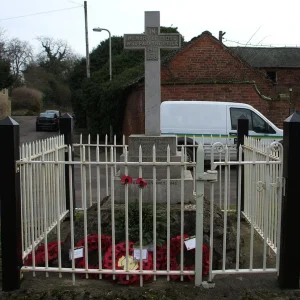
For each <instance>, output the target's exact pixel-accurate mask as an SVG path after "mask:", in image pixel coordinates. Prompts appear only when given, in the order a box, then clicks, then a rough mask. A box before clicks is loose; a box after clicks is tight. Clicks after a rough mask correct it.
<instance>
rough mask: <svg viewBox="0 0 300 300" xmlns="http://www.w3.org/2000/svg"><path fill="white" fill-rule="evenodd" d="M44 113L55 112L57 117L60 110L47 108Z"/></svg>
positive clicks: (59, 115)
mask: <svg viewBox="0 0 300 300" xmlns="http://www.w3.org/2000/svg"><path fill="white" fill-rule="evenodd" d="M45 113H50V114H52V113H53V114H56V115H57V117H58V118H60V117H61V112H60V111H59V110H53V109H48V110H46V111H45Z"/></svg>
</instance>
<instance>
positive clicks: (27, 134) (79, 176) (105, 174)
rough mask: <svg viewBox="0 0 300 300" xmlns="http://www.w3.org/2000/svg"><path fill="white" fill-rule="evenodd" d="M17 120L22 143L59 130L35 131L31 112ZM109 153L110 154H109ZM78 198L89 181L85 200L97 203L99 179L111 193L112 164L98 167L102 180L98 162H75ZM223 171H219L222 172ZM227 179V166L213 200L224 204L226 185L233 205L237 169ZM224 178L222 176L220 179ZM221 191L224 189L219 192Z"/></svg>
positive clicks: (207, 187)
mask: <svg viewBox="0 0 300 300" xmlns="http://www.w3.org/2000/svg"><path fill="white" fill-rule="evenodd" d="M13 119H14V120H15V121H17V122H18V123H19V125H20V143H21V144H22V143H27V142H33V141H36V140H40V139H45V138H49V137H53V136H56V135H58V134H59V132H44V131H41V132H36V131H35V120H36V117H31V116H22V117H19V116H18V117H16V116H15V117H13ZM77 140H78V136H75V138H74V142H78V141H77ZM94 149H95V148H91V160H92V161H95V159H96V155H95V150H94ZM75 150H76V151H75V154H77V155H75V160H77V161H79V160H80V157H79V153H80V151H79V149H78V148H76V149H75ZM108 157H109V155H108ZM118 158H119V154H117V159H118ZM86 159H88V149H86ZM100 161H105V153H104V152H102V153H100ZM84 172H85V173H86V180H84V178H83V176H84ZM74 173H75V199H76V207H79V208H80V207H83V204H84V203H83V201H82V199H83V197H82V192H83V191H84V189H82V187H83V186H84V182H86V201H87V206H89V204H90V203H91V201H92V202H93V203H95V202H96V201H97V182H98V184H99V187H100V199H102V198H103V197H105V196H106V195H107V188H108V194H110V182H111V168H110V167H108V168H107V170H106V167H105V166H101V167H100V168H99V178H100V181H98V180H97V176H98V175H97V168H96V167H95V166H93V167H91V168H89V167H88V166H87V167H86V170H85V171H84V170H83V169H82V168H81V166H79V165H76V166H75V172H74ZM219 175H220V172H219ZM227 175H228V180H227V182H225V181H224V180H225V172H224V168H223V169H222V170H221V177H220V176H219V177H218V180H219V182H218V183H215V184H214V203H215V204H217V205H220V204H221V206H223V203H224V200H225V196H224V195H225V187H227V195H228V196H227V201H228V206H234V205H235V204H236V170H235V169H231V170H230V171H229V172H228V174H227ZM220 179H221V180H220ZM210 191H211V184H210V183H205V197H206V198H207V199H210V197H211V196H210V195H211V192H210ZM220 191H221V193H220Z"/></svg>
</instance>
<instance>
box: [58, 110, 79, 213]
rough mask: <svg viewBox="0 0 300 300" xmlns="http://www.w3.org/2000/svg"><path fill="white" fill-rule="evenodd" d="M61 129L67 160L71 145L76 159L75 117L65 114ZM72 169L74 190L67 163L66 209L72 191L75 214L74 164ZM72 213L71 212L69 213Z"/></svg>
mask: <svg viewBox="0 0 300 300" xmlns="http://www.w3.org/2000/svg"><path fill="white" fill-rule="evenodd" d="M59 131H60V134H63V135H64V142H65V145H67V148H66V151H65V161H66V162H67V161H69V147H70V146H71V148H72V158H71V160H72V161H74V150H73V140H72V137H73V117H72V116H71V115H69V114H67V113H66V114H64V115H63V116H61V117H60V118H59ZM71 169H72V174H71V178H72V181H73V185H72V186H73V190H72V191H70V184H69V165H67V164H66V165H65V184H66V209H67V210H70V193H73V209H74V214H73V216H75V207H76V203H75V184H74V183H75V181H74V165H72V167H71ZM69 215H71V214H69Z"/></svg>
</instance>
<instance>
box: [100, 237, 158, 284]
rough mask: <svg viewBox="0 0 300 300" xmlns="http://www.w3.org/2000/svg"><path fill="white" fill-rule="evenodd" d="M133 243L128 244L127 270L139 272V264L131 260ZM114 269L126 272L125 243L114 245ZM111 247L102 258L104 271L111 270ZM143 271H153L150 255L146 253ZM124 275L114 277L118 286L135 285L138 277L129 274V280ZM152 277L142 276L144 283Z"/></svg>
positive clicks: (107, 276) (108, 276) (109, 276)
mask: <svg viewBox="0 0 300 300" xmlns="http://www.w3.org/2000/svg"><path fill="white" fill-rule="evenodd" d="M133 245H134V243H133V242H129V243H128V249H129V256H128V270H129V271H132V270H140V262H139V261H136V260H134V258H133V251H134V250H133ZM115 262H116V263H115V267H116V270H126V243H125V242H122V243H119V244H116V245H115ZM112 265H113V263H112V247H109V248H108V250H107V251H106V253H105V255H104V258H103V266H104V268H105V269H112ZM142 268H143V270H153V258H152V253H150V252H148V257H147V260H144V261H143V266H142ZM126 276H127V275H126V274H118V275H116V279H117V282H118V283H120V284H135V283H137V282H138V280H139V277H140V276H139V275H137V274H131V275H129V279H128V280H127V279H126ZM105 277H106V278H111V277H112V275H110V274H109V275H106V276H105ZM151 278H152V275H143V280H144V282H147V281H149V280H150V279H151Z"/></svg>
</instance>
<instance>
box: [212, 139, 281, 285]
mask: <svg viewBox="0 0 300 300" xmlns="http://www.w3.org/2000/svg"><path fill="white" fill-rule="evenodd" d="M213 148H214V150H213V151H212V154H211V171H215V170H218V173H219V180H220V175H221V173H222V174H223V176H224V180H223V182H222V186H223V190H221V187H220V188H219V191H218V192H219V194H220V195H219V200H220V202H219V203H216V202H215V198H216V197H215V191H216V187H217V185H218V184H220V183H221V180H220V182H211V183H210V189H209V199H210V204H211V207H210V210H211V211H210V214H211V215H213V212H214V204H217V205H219V206H220V207H221V208H223V213H224V215H223V218H224V219H223V220H224V235H223V245H222V247H223V254H222V268H221V269H220V270H213V269H212V268H211V266H212V265H211V263H210V271H209V280H212V278H213V276H214V275H216V274H222V273H227V274H230V273H231V274H236V273H248V272H256V273H260V272H277V270H278V266H279V250H278V248H279V245H280V240H279V238H280V216H281V213H280V209H281V196H282V180H283V178H282V145H281V144H280V143H277V142H273V143H272V144H269V145H266V144H264V143H260V142H259V141H258V140H256V139H254V138H247V137H245V145H244V146H243V147H242V146H240V149H239V150H240V153H239V159H238V160H237V161H230V156H229V150H228V147H227V146H226V145H224V144H222V143H215V144H214V145H213ZM216 152H219V153H223V155H224V160H221V159H219V160H217V157H218V155H216V154H215V153H216ZM243 153H244V158H243V156H242V154H243ZM216 156H217V157H216ZM243 167H244V193H243V194H242V190H241V187H242V174H243V173H242V168H243ZM221 168H223V171H222V169H221ZM233 168H234V171H235V174H236V175H235V181H234V184H236V186H237V187H238V189H237V193H236V198H234V202H232V197H230V196H229V190H230V171H231V172H232V171H233V170H232V169H233ZM221 195H223V197H221ZM242 197H244V210H243V211H242V209H241V205H242ZM232 211H235V212H237V213H236V221H235V222H236V225H235V228H236V237H235V243H236V256H235V257H236V261H235V268H234V269H233V268H228V264H227V262H226V261H227V253H226V245H227V242H228V236H227V228H228V217H229V214H231V213H232ZM241 214H242V215H244V216H245V217H246V219H247V220H248V222H249V226H250V236H247V237H245V236H244V238H247V239H250V245H249V261H248V263H249V268H245V265H244V266H243V268H240V253H241V252H240V251H241V239H242V238H243V226H244V225H243V224H242V223H241ZM214 225H215V224H214V220H213V218H211V220H210V245H209V247H210V251H211V252H210V260H211V262H212V260H213V251H212V249H213V247H214V237H213V228H214ZM244 231H245V230H244ZM255 232H257V233H258V234H259V235H260V236H261V237H262V238H263V240H262V247H263V251H262V253H260V250H259V249H257V246H255V245H254V241H255ZM269 249H273V250H274V251H275V252H276V258H275V263H270V264H269V265H268V264H267V258H268V253H269V251H268V250H269ZM257 251H258V252H259V254H258V253H257ZM258 255H260V259H259V262H258V261H257V258H256V259H255V258H254V257H255V256H256V257H257V256H258ZM258 265H259V267H258Z"/></svg>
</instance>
